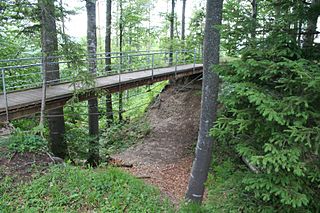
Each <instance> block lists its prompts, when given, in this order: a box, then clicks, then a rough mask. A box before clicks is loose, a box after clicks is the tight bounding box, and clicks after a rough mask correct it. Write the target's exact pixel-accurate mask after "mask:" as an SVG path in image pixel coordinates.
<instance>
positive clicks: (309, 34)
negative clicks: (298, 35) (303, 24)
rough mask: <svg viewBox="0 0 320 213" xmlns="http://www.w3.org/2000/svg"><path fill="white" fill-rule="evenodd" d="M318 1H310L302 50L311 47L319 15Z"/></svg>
mask: <svg viewBox="0 0 320 213" xmlns="http://www.w3.org/2000/svg"><path fill="white" fill-rule="evenodd" d="M319 5H320V0H312V2H311V6H310V9H309V14H308V23H307V29H306V34H305V36H304V39H303V48H310V47H312V46H313V42H314V36H315V34H316V32H317V21H318V17H319V15H320V10H319V9H318V8H319V7H320V6H319Z"/></svg>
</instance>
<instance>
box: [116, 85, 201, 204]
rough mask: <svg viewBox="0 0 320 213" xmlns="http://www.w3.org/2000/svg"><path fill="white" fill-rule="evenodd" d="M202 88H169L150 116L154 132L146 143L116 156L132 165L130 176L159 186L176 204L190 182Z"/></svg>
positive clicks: (154, 105)
mask: <svg viewBox="0 0 320 213" xmlns="http://www.w3.org/2000/svg"><path fill="white" fill-rule="evenodd" d="M195 87H196V88H197V89H194V88H195ZM181 88H182V89H183V91H181V90H182V89H181ZM199 88H200V86H199V85H198V84H194V85H193V89H186V88H185V86H181V85H180V86H169V87H168V88H167V89H166V90H165V91H164V92H162V93H161V94H160V96H159V98H158V99H157V100H156V102H155V103H154V104H153V105H152V106H151V108H150V109H149V111H148V113H147V120H148V122H149V123H150V125H151V129H152V130H151V133H150V134H149V135H148V136H147V137H146V138H145V139H144V141H143V143H141V144H138V145H136V146H133V147H131V148H129V149H128V150H126V151H125V152H123V153H120V154H117V155H115V156H113V158H115V159H117V160H120V161H122V162H125V163H129V164H133V167H132V168H129V169H128V171H129V172H130V173H132V174H134V175H135V176H137V177H140V178H143V179H144V180H145V181H146V182H148V183H151V184H154V185H156V186H157V187H159V189H160V190H161V191H162V192H164V193H165V194H166V195H168V196H169V197H170V198H171V199H172V201H173V202H174V203H179V202H180V201H181V199H183V197H184V193H185V191H186V187H187V183H188V179H189V174H190V169H191V164H192V160H193V153H194V151H193V150H194V146H195V143H196V140H197V133H198V123H199V116H200V102H201V96H200V90H199Z"/></svg>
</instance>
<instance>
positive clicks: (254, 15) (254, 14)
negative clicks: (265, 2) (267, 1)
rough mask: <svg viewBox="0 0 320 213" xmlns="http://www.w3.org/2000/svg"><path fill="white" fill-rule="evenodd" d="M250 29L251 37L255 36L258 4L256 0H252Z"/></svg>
mask: <svg viewBox="0 0 320 213" xmlns="http://www.w3.org/2000/svg"><path fill="white" fill-rule="evenodd" d="M251 5H252V31H251V38H252V39H255V38H256V30H257V16H258V4H257V0H252V2H251Z"/></svg>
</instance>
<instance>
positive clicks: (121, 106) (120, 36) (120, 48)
mask: <svg viewBox="0 0 320 213" xmlns="http://www.w3.org/2000/svg"><path fill="white" fill-rule="evenodd" d="M119 31H120V35H119V50H120V75H121V70H122V66H123V58H122V57H123V55H122V48H123V47H122V46H123V8H122V0H120V22H119ZM119 85H120V86H121V83H119ZM118 111H119V112H118V115H119V122H122V120H123V117H122V111H123V104H122V92H121V88H120V90H119V108H118Z"/></svg>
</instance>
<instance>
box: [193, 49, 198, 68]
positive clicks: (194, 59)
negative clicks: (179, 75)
mask: <svg viewBox="0 0 320 213" xmlns="http://www.w3.org/2000/svg"><path fill="white" fill-rule="evenodd" d="M196 60H197V49H196V48H194V50H193V73H194V72H195V70H196Z"/></svg>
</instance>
